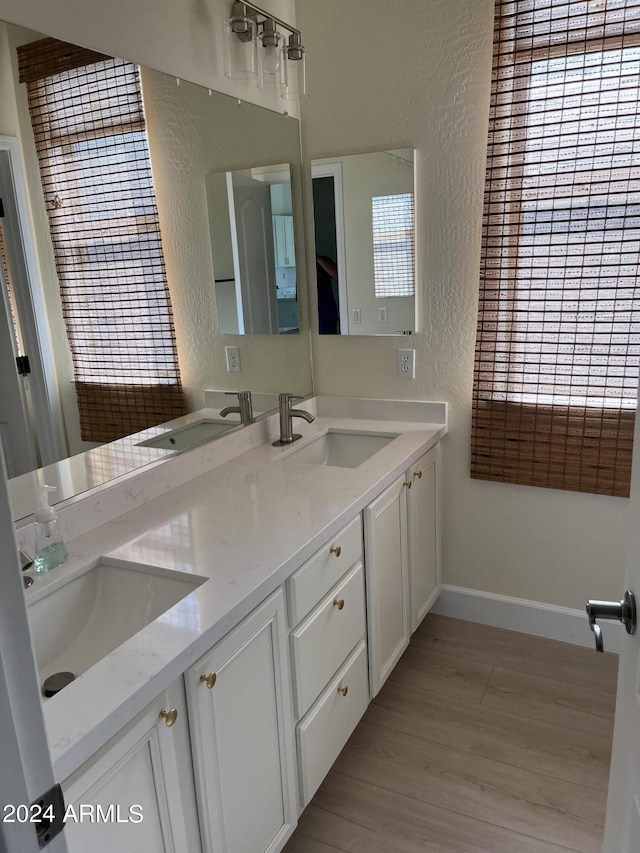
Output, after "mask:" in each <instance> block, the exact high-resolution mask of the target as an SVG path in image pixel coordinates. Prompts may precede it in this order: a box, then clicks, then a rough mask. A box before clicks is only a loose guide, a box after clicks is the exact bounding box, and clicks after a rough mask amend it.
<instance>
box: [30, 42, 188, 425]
mask: <svg viewBox="0 0 640 853" xmlns="http://www.w3.org/2000/svg"><path fill="white" fill-rule="evenodd" d="M18 65H19V68H20V81H21V82H26V84H27V94H28V101H29V110H30V113H31V121H32V125H33V131H34V137H35V143H36V150H37V154H38V161H39V164H40V173H41V178H42V186H43V190H44V198H45V205H46V209H47V214H48V217H49V226H50V231H51V238H52V242H53V249H54V256H55V262H56V269H57V273H58V279H59V283H60V293H61V297H62V310H63V315H64V320H65V324H66V329H67V336H68V339H69V345H70V348H71V355H72V359H73V369H74V381H75V387H76V393H77V396H78V409H79V412H80V426H81V434H82V439H83V440H84V441H99V442H104V441H112V440H114V439H117V438H121V437H122V436H124V435H128V434H130V433H132V432H137V431H138V430H141V429H144V428H146V427H149V426H152V425H154V424H157V423H159V422H161V421H166V420H170V419H172V418H175V417H178V416H179V415H182V414H184V413H185V411H186V408H185V403H184V396H183V391H182V387H181V383H180V372H179V368H178V360H177V350H176V342H175V331H174V325H173V317H172V312H171V301H170V296H169V289H168V286H167V279H166V273H165V265H164V257H163V253H162V241H161V235H160V225H159V221H158V211H157V206H156V200H155V194H154V188H153V182H152V176H151V163H150V157H149V147H148V141H147V136H146V128H145V121H144V110H143V103H142V93H141V87H140V79H139V72H138V69H137V67H136V66H134V65H132V64H131V63H128V62H125V61H124V60H120V59H112V58H111V57H105V56H103V55H102V54H96V53H94V52H92V51H87V50H85V49H83V48H77V47H75V46H73V45H68V44H65V43H64V42H59V41H57V40H55V39H43V40H41V41H38V42H34V43H32V44H29V45H25V46H24V47H20V48H18Z"/></svg>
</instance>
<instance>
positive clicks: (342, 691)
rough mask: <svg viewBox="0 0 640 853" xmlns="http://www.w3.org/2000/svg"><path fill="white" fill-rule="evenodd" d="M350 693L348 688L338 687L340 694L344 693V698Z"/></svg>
mask: <svg viewBox="0 0 640 853" xmlns="http://www.w3.org/2000/svg"><path fill="white" fill-rule="evenodd" d="M348 692H349V688H348V687H338V693H342V695H343V696H346V695H347V693H348Z"/></svg>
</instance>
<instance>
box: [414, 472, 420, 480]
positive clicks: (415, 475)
mask: <svg viewBox="0 0 640 853" xmlns="http://www.w3.org/2000/svg"><path fill="white" fill-rule="evenodd" d="M413 476H414V478H415V477H417V478H418V479H419V480H421V479H422V471H416V472H415V474H414V475H413Z"/></svg>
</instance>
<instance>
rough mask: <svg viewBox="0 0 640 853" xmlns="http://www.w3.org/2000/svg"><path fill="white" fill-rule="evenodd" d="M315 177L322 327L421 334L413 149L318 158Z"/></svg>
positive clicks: (324, 330)
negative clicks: (417, 328) (418, 310)
mask: <svg viewBox="0 0 640 853" xmlns="http://www.w3.org/2000/svg"><path fill="white" fill-rule="evenodd" d="M311 177H312V181H313V210H314V233H315V244H316V276H317V288H318V331H319V333H320V334H321V335H411V334H413V333H414V332H415V331H416V298H415V225H414V221H415V218H414V152H413V149H411V148H402V149H394V150H388V151H377V152H372V153H368V154H352V155H349V156H345V157H328V158H324V159H322V160H313V161H312V163H311Z"/></svg>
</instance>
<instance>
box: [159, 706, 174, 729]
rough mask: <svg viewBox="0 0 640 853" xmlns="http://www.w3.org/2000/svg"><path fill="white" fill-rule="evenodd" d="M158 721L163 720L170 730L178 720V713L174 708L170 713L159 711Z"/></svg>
mask: <svg viewBox="0 0 640 853" xmlns="http://www.w3.org/2000/svg"><path fill="white" fill-rule="evenodd" d="M160 719H161V720H164V722H165V725H167V726H168V727H169V728H171V726H172V725H173V724H174V723H175V721H176V720H177V719H178V712H177V711H176V709H175V708H172V709H171V710H170V711H160Z"/></svg>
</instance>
